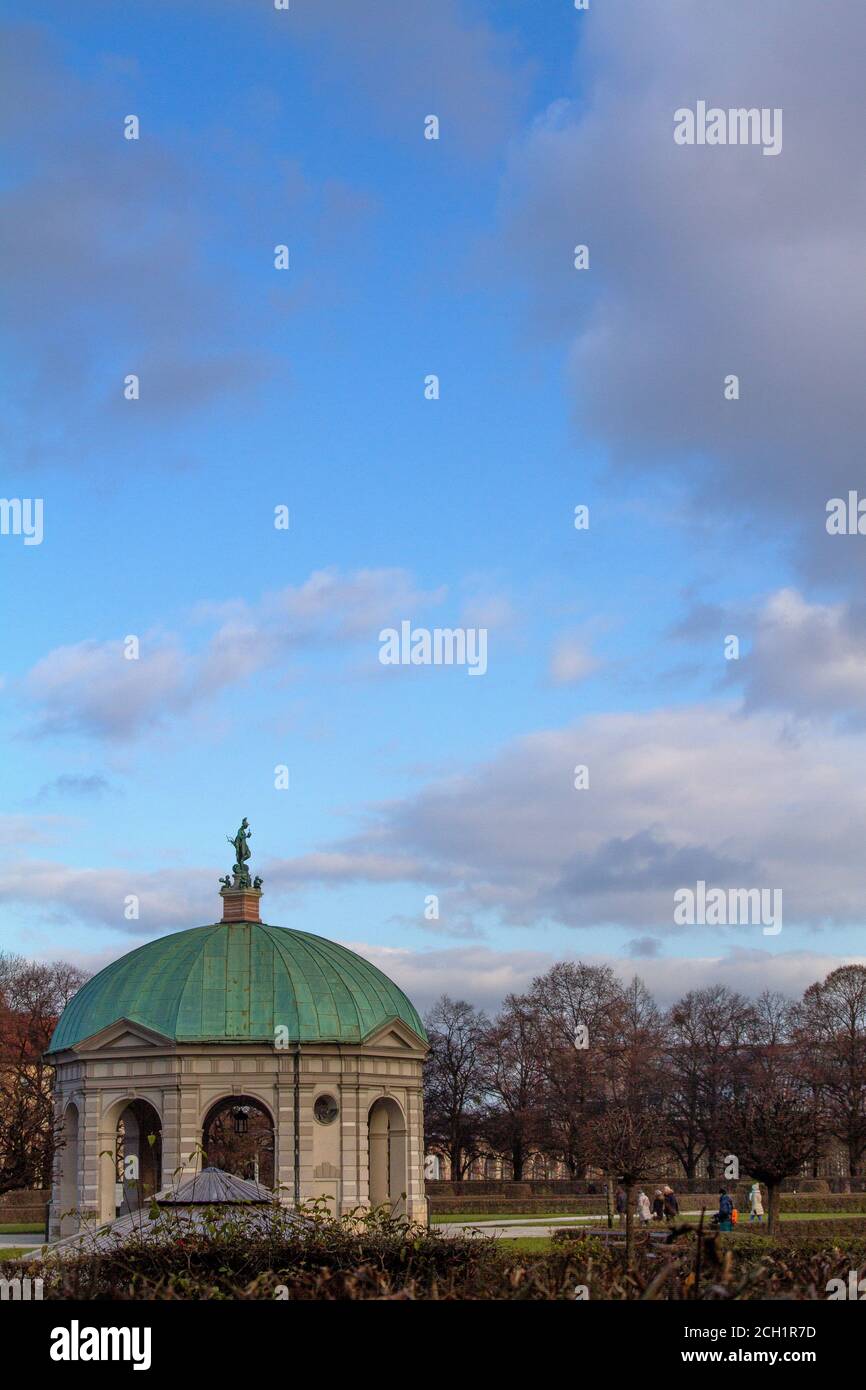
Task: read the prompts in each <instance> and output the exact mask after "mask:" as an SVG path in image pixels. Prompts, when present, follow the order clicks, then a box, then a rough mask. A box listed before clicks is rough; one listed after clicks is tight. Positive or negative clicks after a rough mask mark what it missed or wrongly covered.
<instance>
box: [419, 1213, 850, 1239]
mask: <svg viewBox="0 0 866 1390" xmlns="http://www.w3.org/2000/svg"><path fill="white" fill-rule="evenodd" d="M712 1214H713V1213H712V1212H711V1211H710V1209H709V1208H707V1214H706V1217H705V1222H709V1219H710V1217H711V1216H712ZM579 1215H580V1218H581V1220H580V1224H581V1225H582V1224H584V1223H585V1224H587V1225H596V1226H604V1225H606V1224H607V1217H605V1216H586V1215H585V1214H584V1213H583V1212H581V1213H579ZM780 1215H781V1218H782V1220H783V1221H833V1220H839V1221H850V1220H852V1219H856V1218H857V1217H858V1216H859V1217H862V1219H863V1222H864V1225H866V1212H860V1211H854V1212H850V1213H849V1212H844V1211H783V1212H781V1213H780ZM679 1219H680V1222H681V1223H686V1224H689V1223H691V1224H692V1225H697V1223H698V1221H699V1220H700V1217H699V1216H681V1217H680V1218H679ZM517 1220H521V1221H523V1222H525V1224H526V1225H527V1226H529V1225H535V1224H537V1225H539V1226H574V1225H577V1224H578V1222H577V1221H576V1220H575V1218H574V1217H568V1216H564V1215H563V1214H562V1212H556V1213H555V1214H554V1213H551V1214H548V1215H546V1214H545V1213H544V1212H525V1213H524V1212H519V1211H518V1212H509V1213H508V1215H507V1216H491V1215H490V1213H489V1212H477V1213H471V1212H470V1213H469V1214H468V1215H465V1214H464V1213H463V1212H457V1213H455V1214H453V1215H451V1216H441V1215H436V1216H433V1217H431V1220H430V1224H431V1225H432V1226H441V1225H443V1224H444V1223H445V1222H454V1223H455V1224H458V1225H460V1224H463V1225H472V1226H502V1225H503V1224H504V1223H506V1222H509V1223H510V1222H511V1221H517ZM749 1224H751V1225H752V1227H753V1228H754V1229H755V1230H757V1228H758V1222H757V1221H752V1222H751V1223H750V1222H749V1215H748V1212H746V1213H745V1215H741V1216H740V1220H739V1223H738V1225H740V1226H748V1225H749ZM761 1224H762V1225H763V1226H764V1227H766V1224H767V1215H766V1212H765V1213H764V1220H763V1222H762V1223H761ZM618 1226H619V1222H618V1221H616V1220H615V1221H614V1229H616V1228H618ZM635 1226H636V1227H637V1222H635ZM651 1229H664V1227H663V1226H661V1225H660V1223H658V1222H653V1223H652V1226H651ZM623 1230H625V1226H624V1225H623ZM539 1239H540V1237H539Z"/></svg>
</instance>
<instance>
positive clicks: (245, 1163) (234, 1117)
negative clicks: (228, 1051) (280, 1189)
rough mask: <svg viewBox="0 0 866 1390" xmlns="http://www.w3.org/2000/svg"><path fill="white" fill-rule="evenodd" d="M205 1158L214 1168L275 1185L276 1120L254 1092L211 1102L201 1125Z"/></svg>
mask: <svg viewBox="0 0 866 1390" xmlns="http://www.w3.org/2000/svg"><path fill="white" fill-rule="evenodd" d="M202 1148H203V1149H204V1152H205V1154H206V1155H207V1157H206V1159H205V1160H204V1161H205V1162H206V1163H207V1164H209V1165H210V1166H211V1167H213V1168H222V1170H223V1172H225V1173H234V1175H235V1177H238V1178H252V1179H253V1180H254V1181H255V1182H260V1183H262V1184H263V1185H264V1186H265V1187H273V1185H274V1122H273V1120H272V1118H271V1116H270V1113H269V1111H268V1110H267V1109H266V1107H265V1106H264V1105H262V1103H261V1101H259V1100H254V1099H253V1097H252V1096H224V1097H223V1099H222V1100H218V1101H217V1103H216V1105H213V1106H211V1108H210V1110H209V1111H208V1113H207V1115H206V1117H205V1122H204V1125H203V1127H202Z"/></svg>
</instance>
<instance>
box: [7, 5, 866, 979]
mask: <svg viewBox="0 0 866 1390" xmlns="http://www.w3.org/2000/svg"><path fill="white" fill-rule="evenodd" d="M3 29H4V31H5V32H4V33H3V34H2V42H0V55H2V56H0V64H2V66H3V69H4V71H3V73H2V81H0V109H2V115H0V126H2V141H3V147H4V148H3V154H4V156H5V168H6V173H5V174H4V177H3V180H2V183H0V202H2V207H0V258H2V276H0V279H2V285H0V311H2V312H0V319H2V323H3V325H4V328H3V338H2V379H3V383H4V397H5V399H4V409H3V411H2V413H0V449H2V453H3V470H2V489H0V490H2V493H3V496H4V497H6V498H10V499H11V498H21V499H26V498H40V499H42V501H43V505H44V537H43V540H42V543H41V544H39V545H25V544H24V538H23V537H22V536H21V535H15V534H11V533H10V534H4V535H0V581H2V591H3V595H4V601H3V603H2V605H0V724H2V730H0V732H2V749H3V758H2V767H3V777H2V788H3V797H2V809H0V948H5V949H12V950H18V951H21V952H23V953H25V954H29V955H33V956H36V957H40V958H45V959H50V958H55V957H57V956H63V957H65V958H67V959H72V960H75V961H78V962H80V963H83V964H85V965H88V966H90V967H93V968H95V967H96V966H100V965H102V964H104V963H106V962H107V961H108V960H111V959H113V958H114V957H116V956H117V955H119V954H121V953H122V952H123V951H125V950H128V949H130V948H131V947H133V946H135V945H138V944H140V943H141V942H142V941H144V940H148V939H150V938H152V937H154V936H157V935H160V934H163V933H165V932H168V931H173V930H177V929H179V928H182V927H187V926H192V925H197V924H200V923H204V922H208V921H212V920H214V919H215V918H216V917H217V916H218V915H219V907H218V903H219V900H218V898H217V880H218V878H219V877H220V875H222V874H224V873H225V872H227V871H228V870H229V869H230V867H231V857H232V856H231V851H230V849H229V847H228V846H227V845H226V838H225V837H226V835H228V834H233V833H234V831H235V829H236V828H237V825H238V823H239V821H240V818H241V817H242V816H244V815H246V816H248V817H249V819H250V821H251V823H252V826H253V839H252V848H253V855H254V857H253V867H254V869H255V870H256V871H257V872H259V873H260V874H261V875H262V876H263V878H264V880H265V894H266V896H265V899H264V901H263V916H265V917H266V919H267V920H269V921H271V922H276V923H280V924H283V925H286V926H298V927H302V928H304V929H306V930H311V931H315V932H319V933H322V934H323V935H326V936H329V937H333V938H336V939H339V940H341V941H343V942H346V943H347V944H350V945H352V946H354V947H356V948H357V949H360V950H362V951H363V952H364V953H365V954H367V955H369V956H370V957H371V958H372V959H374V960H375V961H377V962H378V963H379V964H380V965H382V966H383V968H384V969H386V970H387V971H388V972H389V973H390V974H392V975H393V976H394V977H395V978H396V979H397V980H398V981H399V982H400V983H401V984H403V985H404V986H405V987H406V988H407V989H409V991H410V992H411V993H412V994H413V996H414V997H415V998H416V1000H417V1002H418V1003H419V1004H420V1005H421V1006H422V1007H423V1006H426V1005H427V1004H428V1003H429V1002H430V1001H431V1000H432V999H433V998H434V997H435V996H436V995H437V994H438V993H440V992H441V991H442V990H448V991H449V992H450V993H452V994H457V995H461V996H463V997H467V998H470V999H472V1000H474V1001H476V1002H478V1003H481V1004H484V1005H486V1006H495V1004H496V1003H497V1002H498V1000H499V999H501V997H502V996H503V994H505V993H506V992H507V991H508V990H511V989H519V988H521V987H522V986H523V985H525V984H526V983H527V982H528V981H529V979H530V978H531V977H532V975H533V974H537V973H538V972H539V971H541V970H543V969H545V968H546V967H547V966H548V965H549V964H550V963H552V962H553V961H554V960H556V959H561V958H564V957H577V956H580V957H582V958H584V959H592V960H606V961H610V962H611V963H613V964H615V965H616V966H617V968H618V969H620V971H621V972H622V973H625V974H631V973H634V972H635V971H637V972H638V973H639V974H641V975H642V976H643V977H644V978H645V979H646V981H647V983H648V984H650V985H651V986H652V987H653V988H654V989H655V990H656V992H657V994H658V996H659V998H660V999H662V1000H664V1001H667V1000H670V999H672V998H674V997H676V995H677V994H678V993H681V992H682V991H683V990H684V989H685V988H687V987H689V986H692V985H698V984H702V983H707V982H709V981H711V980H722V981H724V982H725V983H728V984H730V985H732V986H735V987H738V988H742V989H743V990H745V991H747V992H757V991H759V990H760V989H763V988H765V987H767V986H772V987H775V988H779V989H782V990H784V991H785V992H787V993H790V994H796V993H798V992H799V991H800V990H801V989H802V988H803V987H804V986H805V985H806V984H808V983H810V982H811V981H812V980H813V979H815V978H818V977H819V976H821V975H822V974H823V973H825V972H826V971H827V970H828V969H831V968H833V966H835V965H837V964H839V963H840V962H842V961H847V960H855V959H866V952H864V937H863V929H862V928H863V922H864V917H866V718H864V714H866V602H864V599H863V579H864V577H866V536H859V535H847V536H831V535H829V534H828V532H827V528H826V524H825V523H826V507H827V502H828V500H829V499H831V498H833V497H836V496H841V497H845V498H847V496H848V493H849V491H852V490H854V491H856V490H857V489H858V488H862V490H863V493H864V495H866V472H864V468H863V464H862V459H861V453H862V448H863V439H864V435H866V430H864V426H866V419H864V416H866V392H864V389H863V382H864V379H866V339H864V335H863V332H862V324H863V321H864V311H866V242H864V237H863V228H864V221H866V175H864V167H863V161H862V150H861V144H862V122H861V119H860V111H859V104H860V100H861V66H862V62H861V55H862V53H863V51H864V41H866V11H864V10H863V9H862V7H860V8H858V7H856V6H853V5H851V4H850V3H849V0H824V3H822V4H821V5H820V6H816V5H815V4H814V3H812V0H762V4H761V5H760V6H757V7H756V6H755V4H754V0H728V3H726V4H725V5H724V6H721V5H707V4H699V3H697V2H696V0H657V3H654V4H652V5H648V4H646V3H645V0H590V8H589V9H588V10H586V11H578V10H576V9H575V7H574V4H573V0H543V3H539V0H532V3H529V0H438V3H437V4H435V5H430V4H428V3H426V2H425V3H422V0H291V5H290V8H289V9H288V10H280V11H278V10H276V9H275V8H274V5H273V2H272V0H182V2H181V0H150V3H149V4H147V5H137V6H129V5H122V6H121V5H118V4H117V3H116V0H114V2H113V3H109V0H105V3H102V2H101V0H79V3H78V4H77V5H76V6H74V7H50V13H49V10H45V11H44V14H43V13H42V11H41V10H40V11H34V8H33V6H32V3H27V0H7V3H6V5H5V6H4V20H3ZM698 101H706V102H707V104H708V105H709V106H718V107H721V108H723V109H727V108H732V107H758V108H771V109H779V110H781V111H782V113H783V147H782V151H781V153H780V154H779V155H778V156H777V157H773V158H765V157H764V156H763V154H762V151H761V149H760V147H755V146H734V145H730V146H708V145H703V146H698V145H695V146H682V145H678V144H676V143H675V142H674V139H673V130H674V112H675V111H676V110H678V109H679V108H683V107H691V108H694V107H696V104H697V102H698ZM130 115H135V116H137V117H138V121H139V127H140V130H139V138H138V139H137V140H128V139H125V138H124V122H125V120H126V118H127V117H128V116H130ZM430 116H436V117H437V118H438V123H439V138H438V140H432V139H427V138H425V125H426V126H427V127H428V128H429V120H428V118H429V117H430ZM280 245H285V246H287V247H288V248H289V268H288V270H277V269H276V268H275V264H274V248H275V247H277V246H280ZM576 245H586V246H588V247H589V268H588V269H586V270H576V269H575V265H574V258H575V256H574V253H575V246H576ZM130 374H135V375H136V376H137V377H138V379H139V383H140V387H139V389H140V395H139V399H137V400H127V399H126V398H125V395H124V381H125V379H126V378H127V377H128V376H129V375H130ZM432 374H435V375H436V376H437V377H438V378H439V398H438V399H427V397H426V395H425V381H426V380H427V379H428V378H429V377H430V376H431V375H432ZM730 374H736V375H737V376H738V378H739V399H737V400H729V399H726V395H725V379H726V377H728V376H729V375H730ZM581 506H584V507H588V508H589V526H588V528H587V529H580V530H578V529H576V528H575V525H574V519H575V508H576V507H581ZM280 507H283V508H288V512H289V517H290V524H289V526H288V529H278V528H277V527H275V524H274V520H275V509H277V508H280ZM404 621H408V622H410V623H412V624H413V626H415V627H425V628H435V627H449V628H455V627H464V628H467V627H468V628H485V629H486V631H487V634H488V636H487V643H488V647H487V670H486V673H485V674H484V675H483V676H480V677H478V678H472V677H470V676H469V674H468V672H467V670H466V668H465V667H463V668H460V667H453V668H446V667H437V666H414V667H397V666H384V665H382V664H381V663H380V662H379V660H378V656H379V633H380V631H381V630H382V629H383V628H386V627H395V628H399V626H400V624H401V623H402V622H404ZM731 637H736V638H737V639H738V643H739V659H736V660H730V659H726V645H727V649H728V651H730V649H731V644H730V641H729V639H730V638H731ZM130 638H135V639H137V652H138V655H137V659H132V660H130V659H127V658H128V653H129V651H130V643H129V640H128V639H130ZM133 645H134V646H135V645H136V644H133ZM579 766H580V767H585V768H586V769H588V782H589V785H588V786H581V787H580V788H577V787H575V768H577V767H579ZM279 768H285V769H287V770H288V779H287V780H288V786H287V787H286V786H283V785H277V783H280V784H281V783H283V782H285V781H286V777H285V775H283V776H279V775H278V773H277V771H276V770H277V769H279ZM584 780H586V779H584ZM699 880H703V881H705V882H706V883H707V884H709V885H711V886H718V887H721V888H723V889H729V888H766V889H776V890H781V892H782V894H783V902H784V919H783V929H782V931H781V932H780V933H778V934H777V935H772V936H769V935H766V934H764V933H763V931H762V927H761V925H760V924H755V925H745V924H744V925H740V926H713V925H707V926H702V925H695V926H681V925H676V924H675V921H674V894H675V893H676V891H677V890H678V889H680V888H682V887H688V886H692V887H693V886H694V885H695V884H696V883H697V882H698V881H699ZM131 895H135V897H136V898H137V899H138V901H139V905H140V906H139V915H138V916H137V917H132V918H128V917H127V916H125V903H126V902H127V900H128V899H129V897H130V896H131ZM432 895H435V896H436V898H437V899H438V917H433V916H431V915H430V907H429V900H430V898H431V896H432Z"/></svg>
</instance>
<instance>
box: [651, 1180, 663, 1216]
mask: <svg viewBox="0 0 866 1390" xmlns="http://www.w3.org/2000/svg"><path fill="white" fill-rule="evenodd" d="M664 1214H665V1199H664V1195H663V1194H662V1190H661V1188H660V1187H658V1188H656V1195H655V1196H654V1197H653V1221H661V1219H662V1217H663V1216H664Z"/></svg>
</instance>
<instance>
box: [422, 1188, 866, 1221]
mask: <svg viewBox="0 0 866 1390" xmlns="http://www.w3.org/2000/svg"><path fill="white" fill-rule="evenodd" d="M644 1190H645V1191H647V1190H651V1189H650V1188H645V1189H644ZM763 1193H764V1211H765V1213H766V1209H767V1190H766V1188H764V1189H763ZM677 1197H678V1198H679V1203H680V1207H681V1208H682V1210H683V1211H699V1210H700V1209H701V1207H702V1206H704V1207H706V1208H707V1210H708V1211H709V1212H713V1211H715V1210H716V1208H717V1206H718V1200H719V1198H718V1193H717V1192H693V1193H688V1192H685V1193H684V1192H678V1193H677ZM734 1201H735V1204H736V1206H737V1208H738V1210H739V1211H741V1212H745V1213H748V1210H749V1200H748V1191H747V1190H743V1191H741V1190H739V1189H738V1190H737V1191H736V1192H735V1194H734ZM429 1204H430V1215H431V1216H460V1215H461V1213H466V1214H469V1215H476V1214H477V1215H479V1216H532V1215H534V1214H535V1213H536V1212H538V1213H545V1214H546V1213H557V1214H562V1215H567V1216H606V1215H607V1204H606V1202H605V1199H604V1197H517V1198H514V1199H509V1198H505V1197H476V1198H474V1199H473V1197H471V1196H466V1197H430V1198H429ZM781 1209H782V1211H787V1212H801V1213H803V1214H806V1213H808V1212H812V1211H816V1212H830V1211H838V1212H845V1213H849V1214H850V1215H852V1216H854V1215H856V1214H858V1213H860V1212H863V1213H864V1214H866V1193H863V1192H851V1193H848V1194H847V1195H842V1196H840V1195H835V1196H833V1195H823V1196H822V1195H821V1194H816V1195H808V1196H801V1195H799V1194H797V1195H794V1194H793V1193H783V1194H782V1206H781Z"/></svg>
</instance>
